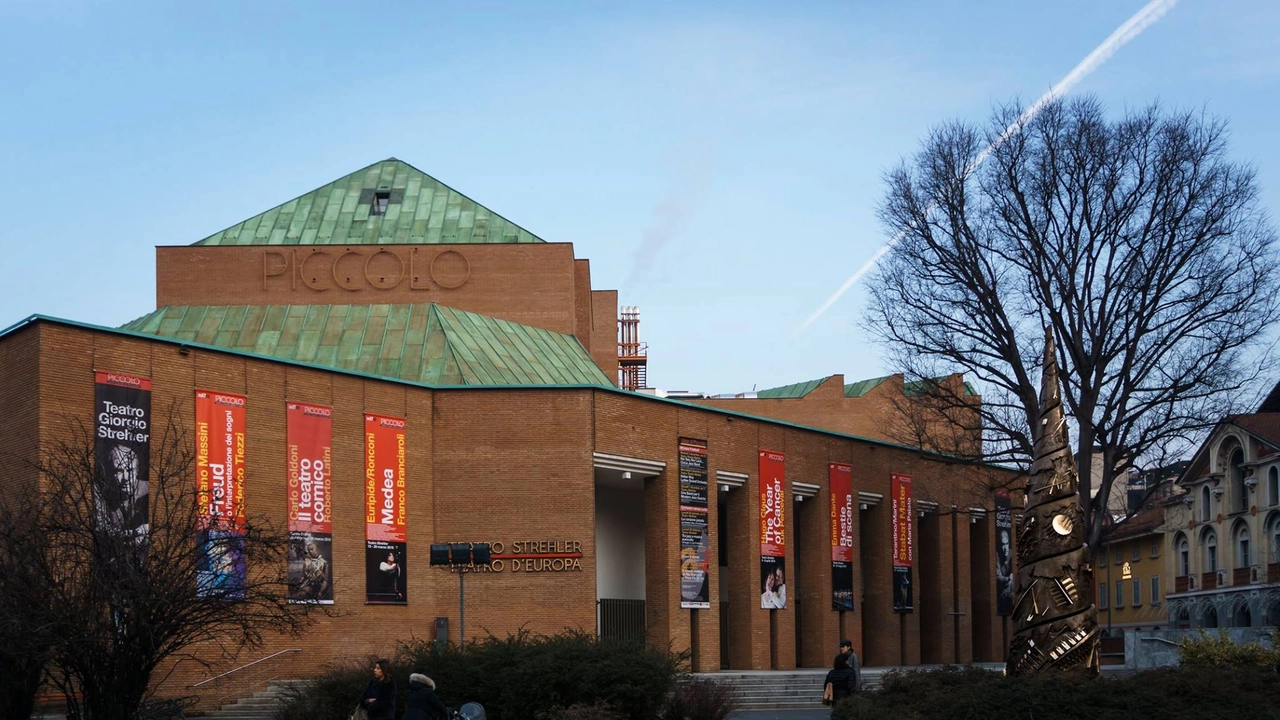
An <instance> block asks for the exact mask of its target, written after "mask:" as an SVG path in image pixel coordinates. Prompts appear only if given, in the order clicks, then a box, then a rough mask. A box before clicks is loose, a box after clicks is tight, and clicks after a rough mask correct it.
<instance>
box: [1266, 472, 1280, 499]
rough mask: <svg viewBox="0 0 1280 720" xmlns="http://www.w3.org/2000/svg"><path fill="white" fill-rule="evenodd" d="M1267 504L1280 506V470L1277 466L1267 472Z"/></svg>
mask: <svg viewBox="0 0 1280 720" xmlns="http://www.w3.org/2000/svg"><path fill="white" fill-rule="evenodd" d="M1267 502H1268V503H1270V504H1271V505H1280V468H1278V467H1276V466H1275V465H1272V466H1271V469H1270V470H1268V471H1267Z"/></svg>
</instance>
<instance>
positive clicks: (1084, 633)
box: [1005, 331, 1098, 676]
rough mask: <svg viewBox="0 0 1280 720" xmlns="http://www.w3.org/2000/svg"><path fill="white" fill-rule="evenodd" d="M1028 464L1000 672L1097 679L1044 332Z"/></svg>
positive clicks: (1083, 561) (1068, 462) (1080, 546)
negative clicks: (1009, 635)
mask: <svg viewBox="0 0 1280 720" xmlns="http://www.w3.org/2000/svg"><path fill="white" fill-rule="evenodd" d="M1039 423H1040V424H1039V427H1037V428H1034V430H1035V431H1036V436H1035V460H1034V461H1033V462H1032V464H1031V470H1030V477H1029V479H1028V481H1027V499H1026V511H1025V513H1024V515H1023V520H1022V529H1021V530H1020V531H1019V532H1018V584H1017V590H1016V591H1015V593H1014V596H1013V627H1014V635H1013V643H1012V644H1011V645H1010V646H1009V656H1008V659H1007V662H1006V665H1005V672H1006V673H1007V674H1009V675H1021V676H1027V675H1037V674H1041V673H1047V672H1056V671H1068V672H1078V673H1082V674H1086V675H1089V676H1094V675H1097V674H1098V610H1097V608H1096V607H1094V604H1093V568H1092V567H1091V566H1090V565H1089V561H1088V557H1087V553H1086V550H1087V548H1086V547H1085V537H1086V535H1085V523H1084V516H1083V513H1082V512H1081V510H1080V498H1079V477H1078V476H1077V475H1076V467H1075V459H1074V458H1073V457H1072V456H1071V444H1070V443H1069V442H1068V440H1067V424H1066V418H1065V417H1064V416H1063V414H1062V393H1061V390H1060V388H1059V385H1058V361H1057V356H1056V354H1055V353H1054V347H1053V333H1052V332H1051V331H1046V333H1045V348H1044V377H1043V379H1042V380H1041V384H1040V417H1039Z"/></svg>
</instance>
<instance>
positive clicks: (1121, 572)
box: [1094, 506, 1169, 631]
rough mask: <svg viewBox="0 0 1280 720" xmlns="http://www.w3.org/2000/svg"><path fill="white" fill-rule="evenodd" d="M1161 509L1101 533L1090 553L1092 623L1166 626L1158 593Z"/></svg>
mask: <svg viewBox="0 0 1280 720" xmlns="http://www.w3.org/2000/svg"><path fill="white" fill-rule="evenodd" d="M1163 528H1164V509H1163V508H1162V507H1159V506H1156V507H1151V508H1148V509H1146V510H1143V511H1142V512H1139V513H1137V514H1136V515H1134V516H1133V517H1131V518H1129V519H1128V520H1126V521H1124V522H1123V523H1120V524H1118V525H1116V526H1113V528H1112V529H1111V530H1110V531H1109V532H1108V533H1107V540H1106V542H1105V543H1104V544H1103V545H1102V549H1101V551H1100V552H1099V553H1098V554H1097V555H1096V556H1095V560H1096V562H1095V567H1094V582H1095V583H1096V585H1097V591H1096V593H1097V603H1098V624H1099V625H1100V626H1102V627H1103V628H1104V629H1107V630H1111V631H1115V630H1129V629H1132V630H1161V629H1165V628H1167V627H1168V626H1169V617H1168V614H1167V613H1166V612H1165V602H1164V594H1165V592H1166V590H1167V588H1168V581H1167V578H1168V571H1169V568H1168V567H1167V564H1166V563H1165V557H1164V556H1165V555H1166V550H1165V540H1164V536H1165V534H1164V529H1163Z"/></svg>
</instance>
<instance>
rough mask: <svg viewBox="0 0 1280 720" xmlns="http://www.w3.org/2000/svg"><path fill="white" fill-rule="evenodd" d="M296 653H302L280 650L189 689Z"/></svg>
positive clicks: (293, 650)
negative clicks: (287, 654) (272, 659)
mask: <svg viewBox="0 0 1280 720" xmlns="http://www.w3.org/2000/svg"><path fill="white" fill-rule="evenodd" d="M296 652H302V648H286V649H284V650H280V651H279V652H273V653H271V654H270V655H268V656H266V657H262V658H258V659H257V660H254V661H253V662H248V663H245V664H244V665H241V666H240V667H237V668H232V669H230V670H228V671H226V672H224V673H222V674H221V675H214V676H213V677H211V678H206V679H204V680H201V681H200V682H198V683H196V684H194V685H191V686H190V687H193V688H198V687H200V686H201V685H204V684H205V683H211V682H213V681H215V680H220V679H222V678H224V677H226V676H228V675H231V674H233V673H238V672H240V671H241V670H244V669H245V668H250V667H253V666H254V665H257V664H258V663H261V662H266V661H267V660H270V659H271V658H274V657H278V656H280V655H284V654H285V653H296Z"/></svg>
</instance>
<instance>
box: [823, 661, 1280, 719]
mask: <svg viewBox="0 0 1280 720" xmlns="http://www.w3.org/2000/svg"><path fill="white" fill-rule="evenodd" d="M886 717H892V718H895V720H979V719H982V720H986V718H1000V719H1001V720H1005V719H1006V718H1007V719H1008V720H1085V719H1086V718H1087V719H1089V720H1131V719H1132V718H1140V717H1143V718H1145V717H1158V718H1161V720H1193V719H1194V720H1241V718H1249V719H1250V720H1254V719H1255V718H1269V719H1277V718H1280V682H1277V678H1276V674H1275V673H1274V672H1272V671H1270V670H1262V669H1260V668H1236V669H1231V670H1227V669H1222V668H1213V667H1205V668H1194V669H1184V668H1166V669H1161V670H1152V671H1148V672H1143V673H1137V674H1134V675H1131V676H1128V677H1123V678H1115V679H1113V678H1108V677H1102V678H1098V679H1095V680H1087V679H1084V678H1081V677H1079V676H1071V675H1056V676H1048V677H1039V678H1009V677H1004V676H1001V675H999V674H997V673H989V672H983V671H980V670H975V669H960V668H945V669H941V670H932V671H918V672H907V673H901V674H895V675H893V676H889V677H886V679H885V682H884V689H883V690H881V691H874V692H864V693H859V694H857V695H854V696H853V697H851V698H849V699H847V700H842V701H840V702H839V703H838V704H837V705H836V707H835V708H834V712H833V714H832V718H833V720H872V719H873V718H886Z"/></svg>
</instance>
